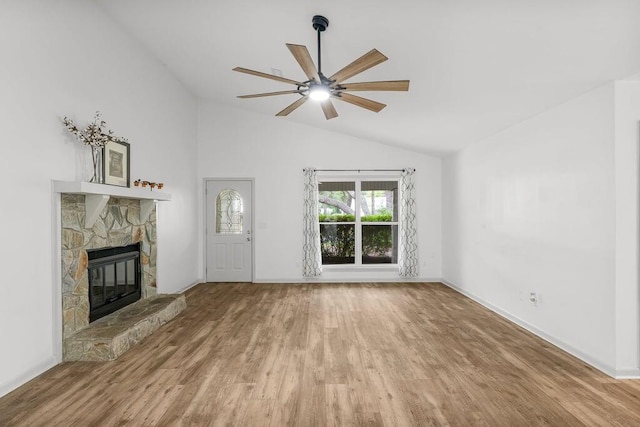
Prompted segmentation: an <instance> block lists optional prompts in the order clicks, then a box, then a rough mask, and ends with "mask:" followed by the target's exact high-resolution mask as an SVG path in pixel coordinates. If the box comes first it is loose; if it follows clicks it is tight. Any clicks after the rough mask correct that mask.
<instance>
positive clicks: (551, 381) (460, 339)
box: [0, 283, 640, 426]
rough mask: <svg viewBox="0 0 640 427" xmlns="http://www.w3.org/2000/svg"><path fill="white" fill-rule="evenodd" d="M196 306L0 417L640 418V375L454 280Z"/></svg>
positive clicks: (231, 293)
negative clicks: (543, 333)
mask: <svg viewBox="0 0 640 427" xmlns="http://www.w3.org/2000/svg"><path fill="white" fill-rule="evenodd" d="M187 304H188V308H187V309H186V310H185V311H184V312H183V313H182V314H181V315H180V316H178V317H176V318H175V319H174V320H172V321H171V322H169V323H168V324H166V325H164V326H163V327H162V328H160V329H159V330H158V331H157V332H156V333H155V334H154V335H152V336H150V337H148V338H147V339H145V340H144V341H143V342H142V343H140V344H139V345H138V346H136V347H135V348H133V349H132V350H130V351H129V352H127V353H126V354H124V355H123V356H121V357H120V359H118V360H117V361H115V362H73V363H64V364H61V365H59V366H57V367H55V368H53V369H51V370H49V371H47V372H46V373H44V374H42V375H41V376H39V377H38V378H36V379H34V380H33V381H31V382H29V383H27V384H25V385H24V386H22V387H20V388H18V389H17V390H15V391H13V392H12V393H10V394H8V395H6V396H5V397H3V398H1V399H0V426H13V425H20V426H55V425H60V426H102V425H105V426H110V425H132V426H142V425H150V426H151V425H154V426H155V425H162V426H175V425H184V426H199V425H239V426H325V425H331V426H333V425H367V426H396V425H399V426H410V425H415V426H431V425H434V426H437V425H452V426H471V425H474V426H475V425H479V426H533V425H552V426H577V425H598V426H640V381H636V380H633V381H616V380H613V379H611V378H609V377H607V376H606V375H604V374H602V373H600V372H599V371H597V370H595V369H593V368H591V367H589V366H587V365H585V364H584V363H582V362H581V361H579V360H577V359H575V358H574V357H572V356H570V355H568V354H567V353H565V352H563V351H561V350H559V349H557V348H556V347H554V346H552V345H550V344H548V343H546V342H545V341H543V340H541V339H539V338H537V337H535V336H533V335H532V334H530V333H528V332H527V331H525V330H523V329H521V328H519V327H517V326H515V325H513V324H512V323H510V322H508V321H507V320H505V319H503V318H501V317H499V316H498V315H496V314H494V313H492V312H490V311H488V310H487V309H485V308H483V307H482V306H480V305H478V304H476V303H475V302H473V301H471V300H469V299H468V298H466V297H464V296H462V295H460V294H458V293H456V292H455V291H453V290H451V289H449V288H447V287H445V286H444V285H442V284H436V283H384V284H382V283H378V284H373V283H357V284H356V283H349V284H201V285H198V286H196V287H195V288H193V289H191V290H190V291H188V293H187Z"/></svg>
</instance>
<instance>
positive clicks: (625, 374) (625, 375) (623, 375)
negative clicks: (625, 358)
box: [616, 368, 640, 380]
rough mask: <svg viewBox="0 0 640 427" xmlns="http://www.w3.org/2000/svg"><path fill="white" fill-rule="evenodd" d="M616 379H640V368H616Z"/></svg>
mask: <svg viewBox="0 0 640 427" xmlns="http://www.w3.org/2000/svg"><path fill="white" fill-rule="evenodd" d="M616 379H617V380H638V379H640V369H638V368H627V369H618V370H616Z"/></svg>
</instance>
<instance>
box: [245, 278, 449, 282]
mask: <svg viewBox="0 0 640 427" xmlns="http://www.w3.org/2000/svg"><path fill="white" fill-rule="evenodd" d="M441 281H442V280H441V279H439V278H438V279H434V278H424V277H421V278H409V279H407V278H403V277H397V278H395V279H393V278H379V277H376V278H357V279H354V278H353V277H339V278H336V277H331V278H324V277H313V278H310V277H301V278H299V279H255V280H254V281H253V283H393V282H401V283H423V282H426V283H429V282H431V283H433V282H435V283H440V282H441Z"/></svg>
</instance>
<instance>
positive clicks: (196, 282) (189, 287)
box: [176, 279, 204, 294]
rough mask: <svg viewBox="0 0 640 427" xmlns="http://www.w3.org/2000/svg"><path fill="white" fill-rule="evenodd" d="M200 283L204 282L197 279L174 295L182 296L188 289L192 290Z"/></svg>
mask: <svg viewBox="0 0 640 427" xmlns="http://www.w3.org/2000/svg"><path fill="white" fill-rule="evenodd" d="M200 283H204V281H203V280H202V279H198V280H196V281H195V282H193V283H192V284H190V285H187V286H185V287H184V288H182V289H180V290H179V291H178V292H176V294H184V293H185V292H187V291H188V290H189V289H191V288H193V287H194V286H196V285H199V284H200Z"/></svg>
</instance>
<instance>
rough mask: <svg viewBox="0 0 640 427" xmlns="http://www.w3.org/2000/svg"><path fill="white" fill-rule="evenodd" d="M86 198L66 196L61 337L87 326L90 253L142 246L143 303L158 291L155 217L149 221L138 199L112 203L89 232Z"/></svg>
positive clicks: (121, 199)
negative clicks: (133, 245)
mask: <svg viewBox="0 0 640 427" xmlns="http://www.w3.org/2000/svg"><path fill="white" fill-rule="evenodd" d="M85 198H86V196H85V195H81V194H62V196H61V219H62V237H61V240H62V241H61V244H62V248H61V254H62V266H61V268H62V319H63V321H62V332H63V339H66V338H68V337H69V336H71V335H73V334H74V333H76V332H77V331H79V330H81V329H84V328H86V327H87V326H88V324H89V277H88V266H89V259H88V255H87V251H91V250H94V249H103V248H118V247H125V246H128V245H131V244H134V243H139V245H140V271H141V298H142V299H144V298H148V297H150V296H152V295H155V294H156V293H157V292H156V256H157V246H156V244H157V242H156V215H155V210H152V211H151V212H150V214H149V215H148V216H147V217H146V218H145V215H142V216H141V213H140V200H136V199H125V198H116V197H111V198H109V200H108V202H107V203H106V206H105V207H104V208H103V209H102V210H101V212H100V213H99V214H98V215H97V218H96V219H95V222H94V223H93V225H92V226H91V227H88V226H87V225H86V222H85V219H86V216H87V213H86V212H87V207H86V202H85Z"/></svg>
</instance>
